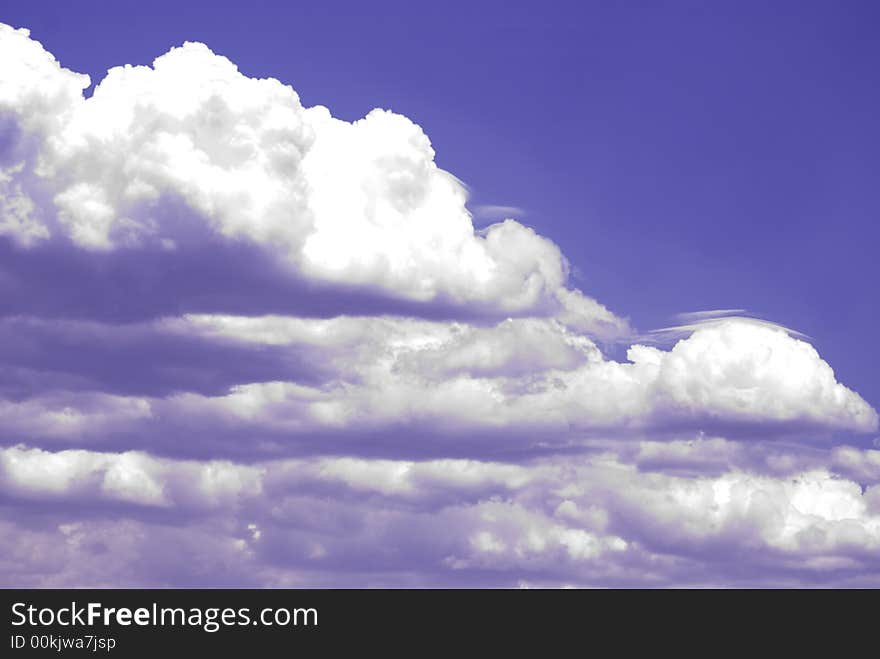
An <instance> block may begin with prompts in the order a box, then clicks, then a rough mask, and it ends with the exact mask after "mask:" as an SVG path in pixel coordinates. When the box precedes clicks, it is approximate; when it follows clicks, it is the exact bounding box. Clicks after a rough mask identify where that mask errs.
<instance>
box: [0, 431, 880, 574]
mask: <svg viewBox="0 0 880 659" xmlns="http://www.w3.org/2000/svg"><path fill="white" fill-rule="evenodd" d="M0 474H2V477H0V492H2V494H3V495H4V497H6V498H7V500H8V498H9V497H12V498H13V500H14V501H16V502H17V504H16V505H17V508H16V510H19V511H21V512H24V511H29V517H28V518H27V519H28V521H27V522H25V518H23V517H22V518H19V519H16V517H15V515H14V514H10V513H9V512H8V511H9V509H8V508H7V509H6V510H7V512H6V513H5V515H4V517H5V519H6V521H5V522H4V523H5V525H6V526H7V529H8V530H9V533H6V534H5V535H4V540H3V543H4V544H5V545H6V546H7V549H8V552H4V555H10V556H18V557H20V559H21V560H22V561H23V565H22V569H21V570H20V571H18V572H16V574H19V575H24V576H23V577H21V576H20V577H19V578H18V580H17V581H16V583H35V582H36V583H41V584H43V585H46V584H56V585H69V584H76V583H80V584H81V583H83V582H84V581H85V582H87V583H107V581H105V580H107V579H108V578H109V579H110V581H109V583H113V580H115V581H117V582H120V581H121V582H124V583H136V584H139V585H161V584H163V583H167V581H166V580H167V579H169V572H170V573H172V574H173V578H174V581H173V582H174V583H184V584H197V583H200V582H201V581H202V579H204V578H205V574H204V572H203V567H204V566H205V565H212V566H216V569H217V570H218V574H219V575H221V576H220V580H221V581H223V583H225V584H229V585H236V584H237V585H241V584H251V585H253V584H256V585H278V584H287V585H309V584H312V585H313V584H326V583H336V582H334V581H333V578H332V577H331V576H329V575H331V574H332V573H334V572H335V573H337V575H338V574H342V573H344V574H345V575H346V579H347V581H346V582H345V583H348V584H352V583H355V584H370V583H375V582H374V581H371V580H373V579H375V578H376V575H377V574H378V575H381V580H380V582H383V583H394V584H399V585H405V584H409V585H438V584H446V583H462V584H463V583H472V584H473V583H474V580H477V581H476V583H482V584H493V585H506V586H511V585H517V584H519V583H522V582H526V583H529V582H530V583H536V584H545V585H547V584H549V585H566V584H568V585H634V584H641V585H698V584H703V585H706V584H710V585H711V584H712V583H715V582H717V581H718V580H724V581H726V582H727V583H739V584H744V585H747V584H750V583H754V582H762V583H774V584H777V585H780V584H785V583H786V582H787V580H795V579H797V580H799V581H798V582H799V583H806V584H809V583H815V584H820V583H840V584H862V585H865V584H871V583H875V582H874V581H872V579H873V578H874V575H876V569H877V567H878V564H877V558H876V557H877V549H878V547H880V506H878V505H877V496H876V488H869V489H867V490H865V489H863V488H862V487H860V486H859V485H858V484H857V483H855V482H853V481H850V480H846V479H843V478H840V477H839V476H835V475H833V474H831V473H829V472H827V471H825V470H823V469H818V470H807V471H802V472H797V473H794V474H791V475H788V476H785V477H774V476H766V475H763V476H762V475H756V474H751V473H748V472H743V471H738V470H734V471H731V472H728V473H724V474H721V475H718V476H711V477H706V476H688V477H683V476H677V475H668V474H663V473H655V472H652V473H644V472H640V471H639V470H638V469H636V468H635V467H634V466H632V465H628V464H626V463H623V462H620V461H619V460H618V459H617V458H615V457H614V456H612V455H610V454H597V455H595V456H593V457H592V458H588V459H587V458H580V459H577V460H571V459H566V458H558V457H554V458H544V459H541V460H538V461H535V462H532V463H529V464H505V463H498V462H486V461H474V460H449V459H441V460H427V461H401V460H372V459H353V458H347V457H341V458H333V457H323V458H309V459H286V460H281V461H269V462H263V463H260V464H257V465H236V464H234V463H229V462H219V461H212V462H209V463H199V462H193V461H174V460H158V459H154V458H150V457H149V456H146V455H143V454H137V453H126V454H121V455H118V454H107V453H94V452H87V451H61V452H58V453H48V452H45V451H39V450H34V449H28V448H25V447H15V448H10V449H5V450H4V451H3V452H2V453H0ZM50 477H51V478H50ZM47 481H50V482H47ZM65 500H67V501H71V502H72V503H75V506H76V507H75V508H72V507H63V504H59V503H58V502H60V501H65ZM40 501H46V502H50V503H52V504H53V505H52V507H49V508H47V507H42V508H41V507H39V503H40ZM119 504H124V505H126V506H128V508H125V510H126V511H127V512H126V515H125V517H124V519H120V516H119V508H118V506H119ZM35 506H36V507H35ZM180 514H183V515H186V519H187V520H189V521H188V522H187V524H186V525H184V526H181V525H178V524H176V523H175V520H176V519H179V515H180ZM34 515H36V517H34ZM176 515H177V517H176ZM59 520H63V521H59ZM191 524H195V526H194V527H192V526H190V525H191ZM123 526H124V527H126V528H122V527H123ZM126 529H127V530H126ZM123 531H125V532H126V536H125V537H126V538H127V540H126V541H125V542H123V541H122V538H116V537H115V535H116V534H119V533H122V532H123ZM197 539H198V540H201V541H202V542H201V544H199V543H196V542H195V541H196V540H197ZM28 545H30V546H31V549H30V551H25V550H24V549H23V547H25V546H28ZM108 551H111V552H112V553H113V556H112V558H111V559H110V562H109V569H110V570H111V571H110V572H109V574H107V573H105V575H104V576H99V575H98V574H97V573H96V572H94V571H93V570H92V568H91V566H92V565H93V563H94V561H95V560H98V558H99V556H100V555H101V554H102V553H105V552H108ZM196 555H197V556H199V557H200V560H199V561H190V560H180V558H181V557H184V558H185V557H193V556H196ZM175 556H176V557H177V558H176V559H175ZM146 557H149V560H145V558H146ZM62 559H65V560H62ZM230 562H232V563H236V564H238V567H237V568H233V567H232V566H231V565H230ZM157 566H161V569H159V568H157ZM224 566H225V567H224ZM337 578H338V577H337ZM35 580H38V581H35Z"/></svg>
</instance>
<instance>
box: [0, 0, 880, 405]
mask: <svg viewBox="0 0 880 659" xmlns="http://www.w3.org/2000/svg"><path fill="white" fill-rule="evenodd" d="M2 18H3V20H4V21H6V22H8V23H10V24H14V25H20V26H27V27H29V28H30V29H31V30H32V32H33V35H34V38H36V39H38V40H42V41H44V43H46V44H51V50H52V51H53V52H54V53H55V54H56V55H57V56H58V57H59V59H60V60H61V61H62V63H64V64H65V65H66V66H68V67H69V68H72V69H74V70H76V71H81V72H87V73H89V74H90V75H91V76H92V79H93V82H95V81H97V80H100V79H101V78H102V77H103V75H104V73H105V71H106V69H107V68H109V67H110V66H115V65H117V64H119V63H123V62H126V63H132V64H148V63H150V62H151V61H152V60H153V58H155V57H156V55H157V54H158V53H159V52H164V51H165V50H167V48H169V47H171V46H173V45H179V44H181V43H182V42H183V41H186V40H190V41H204V42H206V43H208V44H209V45H210V46H211V47H212V48H213V49H214V50H215V52H218V53H221V54H224V55H226V56H227V57H229V58H230V59H232V60H233V61H234V62H236V63H237V64H238V65H239V67H240V69H241V70H242V71H243V72H244V73H246V74H247V75H252V76H258V77H264V76H274V77H277V78H279V79H280V80H282V81H284V82H286V83H289V84H292V85H293V86H294V88H295V89H296V90H297V91H298V92H299V93H300V95H301V97H302V99H303V103H304V104H306V105H312V104H316V103H320V104H322V105H326V106H328V107H329V108H330V109H331V111H332V112H333V113H334V115H336V116H339V117H341V118H344V119H348V120H354V119H357V118H359V117H361V116H363V115H364V114H366V113H367V112H368V111H369V110H370V109H372V108H374V107H383V108H390V109H392V110H394V111H396V112H401V113H403V114H405V115H407V116H409V117H410V118H411V119H413V120H414V121H416V122H417V123H419V124H420V125H421V126H422V127H423V128H424V129H425V131H426V132H427V134H428V135H429V136H430V137H431V140H432V143H433V144H434V147H435V149H436V151H437V153H438V156H437V162H438V164H439V165H440V166H441V167H444V168H445V169H448V170H449V171H451V172H453V173H454V174H456V176H458V177H459V178H461V179H462V180H463V181H464V182H465V183H466V184H467V185H468V186H469V187H470V188H471V190H472V195H473V196H472V199H471V204H472V205H477V204H486V205H504V206H515V207H520V208H522V209H523V210H524V211H525V215H524V217H522V218H519V219H522V221H524V222H525V223H527V224H530V225H532V226H534V227H536V228H537V229H538V230H539V231H540V232H541V233H542V234H544V235H546V236H548V237H550V238H551V239H553V240H554V241H555V242H557V243H558V244H560V245H562V246H563V250H564V252H565V254H566V256H567V257H568V259H569V260H570V261H571V262H572V264H573V265H574V267H575V268H576V272H577V275H576V276H577V279H576V282H577V285H578V286H580V287H581V288H583V289H584V290H585V291H589V292H590V293H591V294H593V295H595V296H596V297H597V298H598V299H600V300H602V301H603V302H604V303H605V304H607V305H608V306H609V307H611V308H612V309H613V310H614V311H616V312H617V313H618V314H620V315H624V316H628V317H630V318H631V319H632V321H633V323H634V324H635V325H636V327H638V328H639V329H643V330H646V329H651V328H654V327H659V326H665V325H668V324H670V322H672V321H671V316H672V315H674V314H676V313H679V312H684V311H694V310H703V309H740V308H741V309H747V310H749V311H751V312H753V313H756V314H758V315H761V316H763V317H765V318H769V319H771V320H774V321H776V322H779V323H781V324H783V325H786V326H788V327H793V328H796V329H798V330H800V331H802V332H804V333H805V334H807V335H809V336H810V337H811V338H812V340H813V343H814V345H816V347H817V348H818V349H819V351H820V352H821V353H822V354H823V355H824V356H825V357H826V359H827V360H828V361H829V362H830V363H831V364H832V366H833V367H834V368H835V370H836V372H837V373H838V374H839V375H840V377H841V379H842V380H843V381H845V382H847V383H849V384H850V386H852V387H853V388H854V389H856V390H857V391H859V392H860V393H862V395H863V396H864V397H866V398H867V399H868V400H869V401H871V402H873V403H874V404H875V405H877V404H880V382H878V379H877V378H876V368H877V366H876V365H877V364H878V363H880V352H878V348H877V342H876V327H877V325H878V322H880V310H878V308H880V305H878V304H877V302H876V299H877V297H876V294H875V292H874V286H875V284H876V282H878V281H880V259H878V258H877V249H878V245H880V228H878V226H880V225H878V221H877V219H878V216H880V185H878V181H880V155H878V154H880V123H878V122H877V119H876V108H877V107H878V106H880V85H878V84H877V77H876V68H877V66H878V64H880V43H878V41H877V39H876V38H875V37H876V34H875V30H874V26H876V24H877V20H878V18H880V17H878V9H877V6H876V4H875V3H871V2H847V3H843V4H841V3H837V2H774V3H763V2H736V3H730V2H719V3H703V2H663V3H606V2H553V3H545V2H523V3H514V4H511V3H506V2H479V3H470V2H468V3H459V2H444V3H436V4H432V5H429V4H427V3H410V2H377V3H359V2H326V3H299V2H296V3H278V2H254V3H248V4H241V3H222V2H212V3H200V2H186V3H181V2H165V1H162V0H159V1H157V2H151V3H130V2H113V3H105V2H81V3H76V4H75V5H73V4H59V3H55V2H40V1H38V0H36V1H29V2H20V3H15V2H12V3H9V2H7V3H4V7H3V11H2ZM493 219H494V218H493ZM478 222H479V218H478Z"/></svg>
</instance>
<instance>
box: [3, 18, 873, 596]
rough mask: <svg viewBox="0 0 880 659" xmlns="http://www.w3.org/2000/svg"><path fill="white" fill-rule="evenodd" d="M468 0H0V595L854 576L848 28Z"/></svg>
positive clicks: (860, 388) (869, 541)
mask: <svg viewBox="0 0 880 659" xmlns="http://www.w3.org/2000/svg"><path fill="white" fill-rule="evenodd" d="M473 5H474V3H456V2H449V3H442V4H435V5H433V6H430V7H428V6H425V7H419V6H418V5H416V4H413V3H403V2H377V3H370V4H366V5H365V4H363V3H352V2H326V3H321V4H320V5H306V4H300V3H266V2H251V3H248V4H246V5H245V4H243V3H217V2H214V3H201V2H192V3H179V2H178V3H170V2H153V3H150V4H148V5H145V4H144V3H127V2H115V3H103V2H101V3H96V2H80V3H76V4H75V5H69V6H68V5H64V6H60V5H58V4H57V3H48V2H40V1H30V2H3V3H0V23H4V24H6V25H7V26H8V27H3V28H2V29H0V338H2V341H0V364H2V370H0V526H3V531H4V532H3V534H2V537H3V539H2V540H0V544H2V545H3V546H4V551H3V555H5V556H6V557H7V558H5V559H2V560H0V583H2V584H3V585H29V586H33V585H36V586H60V585H70V586H86V585H116V586H142V585H143V586H167V585H171V586H191V585H257V586H314V585H317V586H328V585H330V586H332V585H336V586H361V585H366V586H449V585H453V586H563V585H575V586H661V587H662V586H682V585H685V586H688V585H694V586H707V585H708V586H796V585H805V586H810V585H872V586H876V585H880V571H878V566H880V563H878V560H877V558H876V556H877V555H878V554H877V550H878V548H880V486H878V483H880V451H878V450H877V449H878V448H880V446H878V443H880V442H878V440H880V431H878V427H877V413H876V411H875V410H876V409H877V408H878V407H880V381H878V379H877V378H876V375H875V374H876V365H877V364H878V363H880V350H878V348H877V344H876V334H877V333H876V327H877V323H878V321H880V318H878V315H880V312H878V305H877V304H876V294H875V292H874V288H875V285H876V282H877V281H880V263H878V259H877V258H876V253H877V245H878V244H880V240H878V239H880V229H878V228H877V222H876V219H877V217H878V214H880V186H878V185H877V181H878V175H880V156H878V154H880V127H878V123H877V121H876V107H878V106H880V89H878V84H877V82H876V74H875V70H876V68H877V64H878V62H880V45H878V44H877V41H876V39H875V38H874V30H873V29H872V28H873V26H874V25H875V24H876V19H877V18H878V15H877V12H878V10H877V8H876V6H875V5H874V4H873V3H868V2H863V3H859V2H848V3H831V2H825V3H819V2H797V3H794V2H792V3H785V2H780V3H773V4H772V6H770V5H767V3H751V2H738V3H726V2H719V3H711V4H707V3H696V2H694V3H689V2H665V3H601V2H578V3H568V2H556V3H529V2H525V3H514V5H515V6H511V4H510V3H497V2H481V3H478V6H473ZM13 28H15V29H18V28H26V29H27V30H29V33H28V34H26V33H25V32H22V31H21V30H18V31H16V30H14V29H13ZM185 42H189V43H188V44H187V45H185V46H184V43H185ZM172 49H174V50H172ZM169 51H170V52H169ZM157 58H160V59H158V60H157ZM123 65H132V67H140V68H131V67H129V68H113V67H122V66H123ZM111 68H112V69H113V70H112V71H110V73H109V74H108V70H109V69H111ZM81 74H85V75H87V76H88V79H86V78H85V77H83V75H81ZM374 108H378V110H375V111H374Z"/></svg>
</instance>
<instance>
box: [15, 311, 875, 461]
mask: <svg viewBox="0 0 880 659" xmlns="http://www.w3.org/2000/svg"><path fill="white" fill-rule="evenodd" d="M3 326H4V325H3V324H0V330H2V327H3ZM49 326H54V325H52V324H49ZM5 327H7V328H9V329H11V330H15V331H11V332H10V334H11V336H12V337H13V338H15V337H18V334H17V333H16V332H17V331H22V330H23V331H26V332H27V333H28V334H29V336H28V337H27V338H28V339H30V337H31V336H33V335H35V334H38V332H40V331H43V330H44V329H45V324H44V323H43V322H42V321H40V322H28V323H21V322H18V321H16V322H13V323H5ZM57 327H58V329H59V330H61V331H62V333H63V335H64V339H63V341H61V343H60V346H57V347H53V348H52V349H51V350H48V351H47V353H46V354H56V353H59V352H60V353H61V354H62V355H71V354H80V355H84V356H85V358H84V359H79V360H72V361H71V360H70V359H68V358H67V357H64V356H62V357H61V358H59V360H58V361H57V363H51V364H46V363H45V360H43V361H42V362H41V361H40V360H34V359H31V360H28V359H27V358H26V356H23V355H25V354H26V352H27V351H26V350H22V349H21V346H22V345H25V346H26V345H27V341H25V340H24V339H21V340H18V341H13V342H11V345H12V346H16V345H18V346H19V347H18V348H15V347H13V348H12V349H11V352H12V353H13V354H12V355H10V356H9V357H7V360H9V361H12V362H13V363H15V362H19V363H21V364H22V365H23V366H22V368H24V369H25V370H24V371H23V372H22V373H18V374H15V373H13V374H11V375H7V378H10V380H13V381H12V382H10V384H9V385H8V386H9V388H11V389H15V388H16V387H24V386H25V384H27V383H24V384H22V383H17V382H15V381H14V379H15V377H19V378H23V379H27V378H28V377H31V378H32V377H33V375H32V372H33V371H36V372H43V371H44V370H46V369H49V370H50V372H55V371H58V370H59V369H66V370H67V371H68V373H67V376H66V377H67V379H64V378H62V379H60V380H55V379H52V378H51V377H50V378H49V379H44V380H37V384H36V385H34V387H35V388H37V389H38V390H39V393H38V394H37V395H30V396H26V397H25V398H24V399H22V400H18V401H16V400H6V401H0V406H2V408H3V410H4V412H5V413H4V419H3V421H2V422H0V438H5V439H6V441H7V442H12V443H14V442H17V441H21V439H22V438H27V439H28V440H29V441H43V442H49V443H51V444H52V445H54V444H55V443H57V442H82V441H88V442H91V443H94V442H99V443H100V442H107V441H115V442H117V444H121V445H122V446H127V447H128V448H138V449H142V450H154V451H160V452H162V453H173V454H180V452H182V451H185V452H186V454H187V455H198V454H203V453H205V452H207V454H209V455H211V454H212V453H213V452H215V451H218V450H219V451H221V452H222V454H223V455H227V456H231V455H241V454H243V453H244V452H247V451H248V450H251V451H253V452H254V454H255V455H256V454H263V453H264V452H265V451H269V452H272V453H277V452H282V453H288V454H290V453H293V454H300V453H303V452H315V451H323V450H328V449H329V450H346V451H353V452H355V453H358V454H368V455H369V454H374V453H375V452H376V451H381V452H391V455H394V452H395V451H405V453H406V454H407V455H412V456H419V455H437V454H438V453H439V454H442V453H443V451H452V452H453V454H457V455H462V453H461V452H462V451H472V452H476V453H475V455H480V456H485V455H487V451H488V452H493V453H494V452H498V451H501V452H514V453H515V452H521V451H522V450H524V449H525V450H537V449H539V448H540V447H545V448H546V447H553V446H555V447H560V446H565V445H572V444H577V443H581V442H583V441H584V439H585V438H589V437H596V436H603V435H612V436H619V437H621V438H623V437H626V436H627V435H628V434H629V435H631V434H633V433H645V432H650V433H653V434H654V435H655V436H656V438H658V439H660V438H662V437H663V436H664V435H665V436H668V438H669V439H675V438H676V433H682V432H690V433H700V432H707V433H710V434H715V435H722V436H727V437H732V438H740V439H742V438H749V439H750V440H751V441H758V440H762V439H771V438H774V437H777V438H782V437H786V436H787V437H794V438H805V437H812V436H816V437H825V438H827V437H828V434H829V433H830V432H832V431H835V430H837V431H841V430H843V431H856V432H870V431H873V430H875V429H876V428H877V414H876V412H875V411H874V410H873V409H872V408H871V406H870V405H868V404H867V403H866V402H865V401H864V400H863V399H862V398H861V397H859V396H858V394H856V393H854V392H852V391H850V390H849V389H847V388H846V387H844V386H843V385H841V384H840V383H838V382H837V381H836V379H835V377H834V374H833V371H832V370H831V368H830V367H829V366H828V364H827V363H825V362H824V361H823V360H822V359H821V358H820V357H819V355H818V354H817V353H816V351H815V350H814V349H813V348H812V347H811V346H810V345H809V344H807V343H805V342H803V341H801V340H799V339H796V338H793V337H791V336H788V335H787V334H786V332H785V331H783V330H781V329H779V328H773V327H767V326H764V325H759V324H752V323H750V322H747V321H743V320H728V321H726V322H725V323H724V324H719V325H712V326H708V327H703V328H700V329H698V330H697V331H695V332H694V333H693V335H692V336H691V337H689V338H687V339H683V340H681V341H679V342H678V343H677V344H676V345H675V346H674V347H672V349H671V350H668V351H663V350H659V349H657V348H654V347H648V346H642V345H635V346H633V347H631V348H630V350H629V353H628V356H629V358H630V360H631V362H616V361H611V360H608V359H606V358H605V357H604V356H603V355H602V353H601V352H600V350H599V349H598V348H597V347H596V345H595V344H594V343H593V342H592V341H591V340H590V339H588V338H586V337H584V336H582V335H579V334H576V333H574V332H572V331H571V330H570V329H568V328H567V327H566V326H565V325H563V324H561V323H559V322H557V321H555V320H548V319H512V320H507V321H503V322H501V323H499V324H497V325H493V326H489V327H481V326H474V325H469V324H465V323H441V322H429V321H422V320H412V319H405V318H390V317H382V318H364V317H340V318H334V319H327V320H315V319H296V318H285V317H262V318H240V317H228V316H216V315H212V316H186V317H181V318H176V319H165V320H160V321H156V322H152V323H147V324H144V325H138V326H133V327H127V328H125V329H124V330H123V329H117V330H115V331H109V330H107V329H106V328H103V327H102V326H100V325H94V324H83V323H64V324H60V325H58V326H57ZM108 331H109V336H108V335H107V334H108ZM47 340H51V341H60V340H61V339H58V338H57V337H52V336H51V334H50V335H49V339H47ZM50 345H52V344H51V343H50ZM126 349H132V350H134V351H136V352H138V353H141V354H144V355H145V356H148V357H149V359H148V360H145V361H146V362H147V365H146V366H145V368H143V369H141V373H140V374H132V375H128V374H127V372H126V370H125V369H127V368H130V367H131V366H133V365H134V364H135V363H137V362H136V361H134V358H128V359H126V358H125V355H126ZM0 353H2V351H0ZM36 353H37V354H41V353H40V351H39V350H36ZM114 359H120V360H121V361H120V363H121V364H122V365H123V370H122V371H121V372H119V373H116V372H114V371H112V370H109V371H108V369H107V368H106V367H102V366H101V364H105V363H107V362H108V361H110V362H111V363H112V360H114ZM75 376H80V377H81V378H82V379H81V380H76V379H75ZM47 377H49V376H47ZM71 378H74V379H71ZM157 378H158V382H157V381H156V380H157ZM126 380H130V381H131V386H132V387H135V386H137V385H138V383H141V387H142V388H146V389H150V388H154V387H157V386H159V392H158V394H159V395H157V393H156V392H138V393H136V394H132V395H127V396H122V395H119V394H113V393H106V392H104V391H103V390H106V389H113V388H114V386H115V387H117V388H118V387H119V386H120V385H119V384H118V383H119V382H122V381H126ZM209 381H213V382H214V387H213V389H211V388H208V387H206V388H205V389H204V390H202V391H199V389H200V388H201V387H202V386H203V383H206V382H209ZM49 382H54V383H55V384H56V385H57V386H58V387H60V388H61V390H60V391H57V392H52V391H50V390H42V389H40V387H41V386H42V387H43V388H44V389H47V383H49ZM71 389H73V391H71ZM77 389H79V390H77ZM86 428H88V433H87V434H85V435H86V436H84V430H85V429H86ZM412 433H416V434H418V435H421V436H423V437H424V438H425V439H423V440H422V441H420V442H418V443H413V442H412V441H411V440H410V439H409V436H410V434H412ZM242 436H246V437H249V438H250V439H249V440H248V441H247V442H246V443H242V440H241V437H242ZM180 437H188V438H190V439H188V440H187V441H186V442H184V443H181V442H179V441H178V440H177V438H180ZM162 438H166V439H167V441H165V440H164V439H162ZM368 438H370V439H368ZM395 438H396V439H395ZM389 442H390V444H389ZM705 447H706V444H705V443H704V444H703V450H704V449H705ZM465 455H466V453H465ZM691 458H692V459H696V458H695V455H694V456H691Z"/></svg>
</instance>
